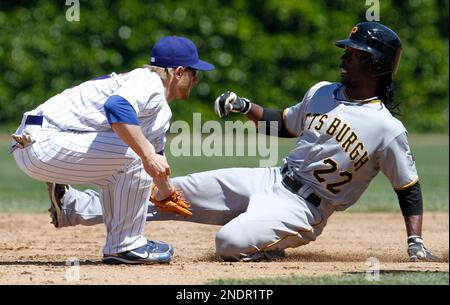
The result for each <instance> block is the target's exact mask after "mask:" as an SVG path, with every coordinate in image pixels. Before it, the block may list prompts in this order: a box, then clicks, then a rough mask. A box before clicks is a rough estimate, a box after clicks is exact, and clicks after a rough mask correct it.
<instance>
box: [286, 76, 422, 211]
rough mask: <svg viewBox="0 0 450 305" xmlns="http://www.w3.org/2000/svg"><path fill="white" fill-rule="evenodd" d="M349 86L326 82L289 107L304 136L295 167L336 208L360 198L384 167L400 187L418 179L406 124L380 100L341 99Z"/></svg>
mask: <svg viewBox="0 0 450 305" xmlns="http://www.w3.org/2000/svg"><path fill="white" fill-rule="evenodd" d="M343 88H344V87H343V86H342V85H341V84H339V83H329V82H320V83H318V84H316V85H315V86H313V87H312V88H311V89H310V90H309V91H308V92H307V93H306V94H305V97H304V98H303V101H302V102H301V103H299V104H297V105H295V106H292V107H290V108H287V109H285V111H284V123H285V124H286V127H287V129H288V130H289V132H290V133H292V134H293V135H297V136H299V139H298V141H297V143H296V147H295V148H294V150H292V151H291V152H290V154H289V155H288V157H287V158H286V161H287V164H288V166H289V168H290V169H291V170H293V172H294V173H295V175H296V176H298V177H299V178H300V180H302V181H305V182H307V183H308V184H309V185H310V186H311V187H312V188H313V190H314V192H315V193H316V194H317V195H318V196H320V197H322V198H325V199H327V200H330V201H331V202H333V205H334V206H335V208H336V210H344V209H346V208H348V207H349V206H351V205H352V204H354V203H355V202H356V201H357V200H358V198H359V197H360V196H361V195H362V193H363V192H364V190H365V189H366V188H367V186H368V185H369V183H370V181H371V180H372V179H373V178H374V177H375V176H376V175H377V173H378V172H379V171H380V170H381V171H382V172H383V173H384V174H385V175H386V176H387V177H388V179H389V180H390V182H391V184H392V186H393V187H394V189H396V190H401V189H405V188H407V187H409V186H411V185H413V184H414V183H416V182H417V181H418V175H417V171H416V167H415V162H414V159H413V156H412V154H411V151H410V148H409V145H408V140H407V131H406V129H405V127H404V126H403V124H402V123H401V122H400V121H399V120H397V119H396V118H394V117H393V116H392V115H391V114H390V112H389V110H388V109H387V108H386V107H385V106H384V105H383V104H382V103H381V101H380V100H373V101H371V102H369V103H365V104H356V103H352V102H344V101H340V100H341V99H342V100H344V99H346V97H345V96H344V90H343ZM335 96H337V98H338V99H339V100H337V99H335Z"/></svg>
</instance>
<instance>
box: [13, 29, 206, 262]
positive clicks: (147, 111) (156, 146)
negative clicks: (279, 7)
mask: <svg viewBox="0 0 450 305" xmlns="http://www.w3.org/2000/svg"><path fill="white" fill-rule="evenodd" d="M212 69H214V66H213V65H211V64H209V63H207V62H204V61H202V60H200V59H199V57H198V53H197V48H196V46H195V45H194V43H193V42H192V41H190V40H189V39H187V38H183V37H175V36H173V37H165V38H163V39H161V40H160V41H158V42H157V43H156V44H155V46H154V47H153V49H152V52H151V65H150V66H144V67H143V68H138V69H135V70H132V71H130V72H129V73H123V74H116V73H112V74H111V75H108V76H105V77H100V78H98V79H94V80H91V81H87V82H84V83H82V84H80V85H78V86H76V87H73V88H70V89H67V90H65V91H63V92H62V93H60V94H58V95H56V96H54V97H52V98H50V99H49V100H47V101H46V102H45V103H43V104H41V105H40V106H38V107H37V108H36V109H34V110H32V111H29V112H26V113H25V114H24V116H23V119H22V123H21V124H20V126H19V128H18V129H17V131H16V133H15V134H14V135H13V139H14V141H13V143H12V144H13V146H12V147H11V151H13V154H14V158H15V160H16V162H17V164H18V165H19V167H20V168H21V169H22V170H23V171H24V172H25V173H26V174H28V175H29V176H30V177H32V178H35V179H37V180H41V181H49V182H57V183H62V184H68V183H75V184H90V185H96V186H97V187H98V188H99V192H98V193H97V195H98V198H97V200H98V201H97V203H98V204H99V206H98V207H99V208H100V210H101V211H102V214H103V219H104V223H105V225H106V228H107V238H106V243H105V245H104V248H103V253H104V256H103V262H104V263H112V264H113V263H133V264H134V263H168V262H169V261H170V260H171V258H172V255H173V247H172V246H171V245H170V244H167V243H164V242H160V241H154V240H147V239H146V238H145V237H144V236H143V235H142V233H143V230H144V224H145V220H146V213H147V206H148V204H147V203H148V201H149V196H150V191H151V182H152V178H153V181H154V183H155V185H156V186H157V187H158V190H159V191H160V192H159V193H160V196H161V197H164V198H165V197H169V198H170V199H173V200H176V198H178V197H179V196H178V194H177V193H175V192H174V189H173V187H172V186H171V185H170V183H169V181H168V176H169V175H170V167H169V165H168V163H167V160H166V158H165V157H164V155H163V152H164V146H165V142H166V138H165V133H166V131H167V129H168V127H169V120H170V118H171V115H172V113H171V110H170V107H169V102H171V101H173V100H175V99H180V100H185V99H188V97H189V92H190V90H191V88H192V87H193V86H194V85H196V84H197V82H198V79H197V75H196V71H197V70H212ZM17 148H18V149H17ZM49 186H50V191H51V193H52V194H53V196H57V194H58V192H63V191H64V185H56V184H55V183H50V184H49ZM61 186H62V187H61ZM155 196H157V195H155ZM156 198H157V197H156ZM54 199H55V200H57V197H54ZM160 199H163V198H160ZM186 207H187V205H186Z"/></svg>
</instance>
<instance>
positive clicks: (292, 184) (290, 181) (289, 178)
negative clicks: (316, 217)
mask: <svg viewBox="0 0 450 305" xmlns="http://www.w3.org/2000/svg"><path fill="white" fill-rule="evenodd" d="M281 175H282V176H283V180H282V181H281V183H282V184H283V185H284V187H285V188H287V189H288V190H289V191H291V192H292V193H294V194H297V193H298V191H299V190H300V188H301V187H302V186H303V185H304V184H303V183H301V182H300V181H298V180H295V179H294V177H293V174H292V172H291V171H289V170H288V169H287V166H286V167H285V168H283V169H281ZM305 199H306V200H308V201H309V202H311V203H312V204H313V205H315V206H316V207H319V205H320V202H321V201H322V199H320V197H319V196H317V195H316V194H314V193H311V195H309V196H308V197H306V198H305Z"/></svg>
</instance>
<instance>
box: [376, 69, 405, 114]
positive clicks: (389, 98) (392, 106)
mask: <svg viewBox="0 0 450 305" xmlns="http://www.w3.org/2000/svg"><path fill="white" fill-rule="evenodd" d="M377 96H378V97H379V98H380V99H381V100H382V101H383V104H384V105H385V106H386V108H387V109H388V110H389V112H390V113H391V114H392V115H393V116H394V117H397V116H400V109H399V105H400V103H396V102H395V101H394V84H393V82H392V73H387V74H384V75H381V76H380V77H379V79H378V88H377Z"/></svg>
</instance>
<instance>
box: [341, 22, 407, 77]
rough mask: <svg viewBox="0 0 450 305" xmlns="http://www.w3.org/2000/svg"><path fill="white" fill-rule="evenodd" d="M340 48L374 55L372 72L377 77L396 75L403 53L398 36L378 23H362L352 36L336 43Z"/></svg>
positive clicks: (354, 29)
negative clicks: (389, 74)
mask: <svg viewBox="0 0 450 305" xmlns="http://www.w3.org/2000/svg"><path fill="white" fill-rule="evenodd" d="M335 44H336V46H338V47H339V48H345V47H350V48H353V49H358V50H361V51H365V52H367V53H369V54H371V55H372V63H371V67H370V72H371V73H373V74H375V75H384V74H387V73H392V74H394V73H395V72H396V71H397V68H398V64H399V61H400V55H401V52H402V42H401V41H400V38H399V37H398V35H397V34H396V33H395V32H394V31H393V30H391V29H390V28H388V27H387V26H384V25H382V24H381V23H377V22H361V23H358V24H357V25H355V26H354V27H353V29H352V31H351V33H350V36H349V37H348V38H347V39H344V40H338V41H336V42H335Z"/></svg>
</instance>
